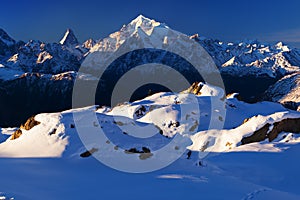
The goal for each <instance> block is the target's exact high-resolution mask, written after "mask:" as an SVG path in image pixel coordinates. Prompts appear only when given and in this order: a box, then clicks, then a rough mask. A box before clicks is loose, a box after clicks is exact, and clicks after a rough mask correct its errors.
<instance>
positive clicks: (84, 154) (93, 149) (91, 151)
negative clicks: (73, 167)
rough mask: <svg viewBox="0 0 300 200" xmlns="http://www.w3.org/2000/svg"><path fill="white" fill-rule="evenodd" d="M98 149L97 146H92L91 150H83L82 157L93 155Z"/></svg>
mask: <svg viewBox="0 0 300 200" xmlns="http://www.w3.org/2000/svg"><path fill="white" fill-rule="evenodd" d="M97 151H98V149H97V148H92V149H91V150H88V151H86V152H83V153H82V154H80V157H82V158H86V157H89V156H91V155H92V154H93V153H95V152H97Z"/></svg>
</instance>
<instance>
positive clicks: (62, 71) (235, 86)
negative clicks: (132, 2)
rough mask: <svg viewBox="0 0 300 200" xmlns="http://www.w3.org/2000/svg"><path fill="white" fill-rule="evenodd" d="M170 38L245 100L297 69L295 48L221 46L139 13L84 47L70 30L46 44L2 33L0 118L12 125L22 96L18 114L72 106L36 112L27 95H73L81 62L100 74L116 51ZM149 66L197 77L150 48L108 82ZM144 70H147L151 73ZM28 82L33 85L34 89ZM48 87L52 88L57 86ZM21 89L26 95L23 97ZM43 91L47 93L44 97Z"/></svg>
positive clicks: (123, 63) (126, 60) (121, 65)
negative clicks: (202, 53) (203, 59)
mask: <svg viewBox="0 0 300 200" xmlns="http://www.w3.org/2000/svg"><path fill="white" fill-rule="evenodd" d="M158 38H164V40H163V41H160V40H158ZM172 39H174V40H176V41H179V43H181V45H182V46H180V45H178V46H176V47H172V48H178V49H179V50H180V49H194V48H190V47H189V46H188V44H189V42H188V41H189V40H193V41H194V40H195V41H197V42H199V44H200V45H201V46H202V47H203V48H204V49H205V50H206V51H207V52H208V54H209V55H210V56H211V57H212V59H213V60H214V61H215V63H216V65H217V67H218V68H219V70H220V71H221V73H222V75H223V79H224V83H225V87H226V90H227V93H228V92H239V93H240V94H241V95H242V96H243V97H244V98H245V99H250V98H251V99H253V98H254V99H255V98H256V97H258V96H259V95H260V94H261V93H263V92H264V90H265V89H267V88H268V87H269V86H270V85H271V84H273V83H274V82H275V81H276V80H278V79H279V78H281V77H283V76H284V75H289V74H292V73H295V72H298V71H299V66H300V64H299V63H300V53H299V50H297V49H293V48H290V47H288V46H286V45H284V44H283V43H281V42H279V43H277V44H275V45H270V44H262V43H260V42H258V41H241V42H236V43H225V42H221V41H219V40H213V39H207V38H204V37H199V36H198V35H194V36H187V35H185V34H181V33H178V32H176V31H174V30H172V29H171V28H169V27H168V26H167V25H166V24H164V23H160V22H157V21H155V20H152V19H149V18H146V17H144V16H142V15H140V16H138V17H137V18H136V19H134V20H133V21H131V22H130V23H128V24H127V25H124V26H123V27H122V28H121V29H120V31H117V32H115V33H112V34H110V35H109V36H108V37H106V38H104V39H100V40H97V41H94V40H92V39H89V40H87V41H85V42H84V43H82V44H81V43H80V42H79V41H78V40H77V38H76V36H75V34H74V32H73V31H72V30H70V29H68V30H67V31H66V33H65V35H64V37H63V38H62V39H61V40H60V42H57V43H45V42H42V41H36V40H30V41H28V42H22V41H19V42H16V41H15V40H14V39H12V38H11V37H10V36H9V35H8V34H7V33H5V31H4V30H2V29H1V30H0V94H1V96H2V97H3V98H2V99H3V100H2V105H0V107H1V110H3V112H2V113H1V114H0V122H1V123H3V121H8V124H16V122H12V121H11V120H7V118H11V117H13V115H12V114H11V112H10V110H11V108H13V107H14V104H15V103H11V102H15V101H16V100H17V99H20V98H22V103H21V104H22V105H21V104H20V103H18V105H20V107H21V108H20V109H21V110H18V111H19V112H22V113H25V112H28V108H26V109H25V107H26V106H28V105H31V108H30V112H28V113H30V115H32V114H36V113H39V112H43V111H58V110H61V108H63V109H67V108H70V103H66V104H64V103H63V102H70V101H71V99H68V100H65V101H63V102H61V103H58V105H61V106H58V107H57V108H56V109H53V108H52V107H51V108H50V107H47V106H46V105H44V107H43V106H42V107H39V108H37V107H35V106H37V105H32V104H31V103H30V101H31V100H32V99H31V97H33V96H35V95H36V93H34V91H33V90H32V89H30V88H31V87H34V88H36V87H39V88H40V91H41V92H42V93H40V94H39V96H41V98H40V99H41V101H42V102H43V101H51V100H53V101H57V100H58V99H60V97H61V93H62V92H59V91H65V92H66V91H68V92H66V93H64V94H65V96H71V91H72V82H73V81H74V79H75V77H76V73H77V70H78V69H79V67H80V66H81V64H82V63H83V62H84V64H85V65H87V66H90V70H93V69H97V70H98V68H99V66H100V65H98V63H103V62H105V60H106V58H109V57H110V55H112V54H113V53H114V52H116V51H122V50H124V49H127V48H130V47H140V48H152V49H153V48H156V47H160V46H161V45H168V44H169V43H170V44H171V42H170V41H171V40H172ZM135 45H140V46H135ZM183 47H184V48H183ZM182 52H183V53H186V54H191V56H197V54H198V52H188V51H182ZM93 54H97V56H91V55H93ZM133 58H134V59H133ZM147 62H155V63H163V64H168V65H170V66H174V67H175V68H176V69H177V70H178V71H179V72H180V73H182V74H184V75H186V76H188V77H189V78H190V80H191V82H194V81H197V80H199V77H195V74H196V73H195V71H193V70H192V68H191V66H190V65H189V64H188V63H186V62H183V60H182V59H179V58H178V57H174V55H170V54H168V53H166V52H162V51H152V50H147V51H146V50H144V51H135V52H131V53H129V54H127V55H126V56H125V57H123V58H122V59H120V60H117V61H116V62H114V63H113V65H112V66H111V68H110V70H108V72H107V73H106V76H105V77H106V79H107V80H108V82H111V83H113V82H114V81H116V80H117V79H118V78H120V77H121V76H122V74H123V73H124V72H126V71H127V70H128V69H130V67H132V66H137V65H141V64H144V63H147ZM95 63H96V64H95ZM95 66H96V68H95ZM148 70H150V71H151V69H148ZM203 70H204V71H206V72H214V70H212V69H211V68H210V67H205V68H203ZM53 76H55V77H68V83H67V84H66V83H63V84H58V82H60V83H62V81H57V79H55V78H54V79H53V78H52V77H53ZM89 80H91V79H89ZM21 83H22V84H21ZM32 83H34V86H33V85H32ZM30 84H31V85H30ZM51 85H55V87H54V86H51ZM108 85H111V84H108ZM257 85H260V87H259V88H258V87H257ZM11 88H17V89H16V90H15V91H16V92H13V91H11V90H10V89H11ZM49 88H55V89H53V90H52V89H49ZM59 88H60V89H59ZM249 88H250V89H249ZM102 89H104V90H109V86H107V88H105V87H102ZM19 91H24V92H22V97H21V95H20V94H19ZM43 91H47V94H45V93H43ZM99 93H102V94H106V93H107V91H100V92H99ZM43 96H45V97H46V96H47V98H44V99H43V98H42V97H43ZM103 96H107V95H103ZM97 99H99V98H97ZM107 102H108V101H106V100H103V102H97V103H98V104H107ZM63 104H64V105H63ZM22 107H23V108H22ZM8 108H9V109H8ZM26 110H27V111H26ZM2 115H3V116H2ZM30 115H26V117H25V118H24V117H22V118H20V119H18V120H17V123H20V122H21V121H23V120H25V119H26V118H27V117H28V116H30ZM5 119H6V120H5ZM5 126H7V124H6V125H5Z"/></svg>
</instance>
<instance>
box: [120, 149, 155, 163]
mask: <svg viewBox="0 0 300 200" xmlns="http://www.w3.org/2000/svg"><path fill="white" fill-rule="evenodd" d="M124 152H125V153H127V154H140V155H139V158H140V159H141V160H146V159H147V158H150V157H151V156H153V154H152V153H151V150H150V149H149V148H147V147H142V150H141V151H139V150H137V149H136V148H131V149H129V150H125V151H124Z"/></svg>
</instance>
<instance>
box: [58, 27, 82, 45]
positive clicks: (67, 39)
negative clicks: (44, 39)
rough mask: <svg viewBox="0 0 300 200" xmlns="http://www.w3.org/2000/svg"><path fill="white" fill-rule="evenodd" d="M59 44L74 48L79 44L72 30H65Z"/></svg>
mask: <svg viewBox="0 0 300 200" xmlns="http://www.w3.org/2000/svg"><path fill="white" fill-rule="evenodd" d="M59 43H60V44H62V45H66V46H75V45H78V43H79V42H78V40H77V38H76V36H75V34H74V32H73V31H72V29H67V30H66V33H65V35H64V37H63V38H62V39H61V40H60V42H59Z"/></svg>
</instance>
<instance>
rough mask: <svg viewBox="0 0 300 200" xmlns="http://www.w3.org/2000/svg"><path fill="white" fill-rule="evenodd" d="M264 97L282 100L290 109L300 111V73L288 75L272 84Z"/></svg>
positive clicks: (270, 99) (276, 100) (271, 99)
mask: <svg viewBox="0 0 300 200" xmlns="http://www.w3.org/2000/svg"><path fill="white" fill-rule="evenodd" d="M264 99H265V100H269V101H274V102H280V103H282V104H283V105H285V106H286V107H288V108H290V109H294V110H298V111H300V73H299V72H298V73H294V74H291V75H287V76H285V77H283V78H282V79H280V80H279V81H277V82H276V83H275V84H274V85H272V86H270V87H269V88H268V90H267V91H266V92H265V97H264Z"/></svg>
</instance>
